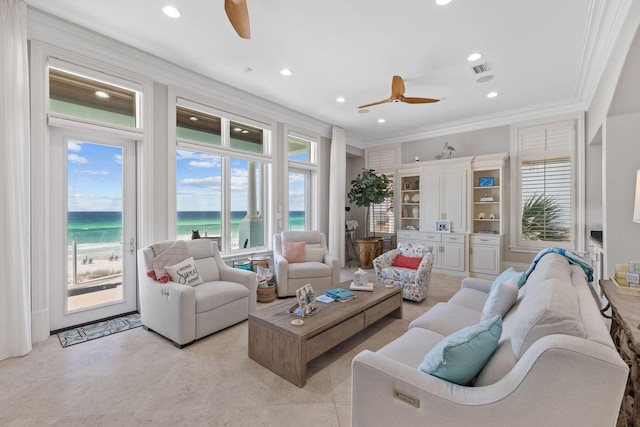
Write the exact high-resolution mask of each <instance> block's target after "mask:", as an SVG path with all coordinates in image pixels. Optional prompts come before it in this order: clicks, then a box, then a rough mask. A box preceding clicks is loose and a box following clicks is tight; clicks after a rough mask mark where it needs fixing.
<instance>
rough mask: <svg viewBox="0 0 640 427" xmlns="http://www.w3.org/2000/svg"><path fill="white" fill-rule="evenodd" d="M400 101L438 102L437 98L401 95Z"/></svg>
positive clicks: (416, 102) (413, 102)
mask: <svg viewBox="0 0 640 427" xmlns="http://www.w3.org/2000/svg"><path fill="white" fill-rule="evenodd" d="M401 101H402V102H406V103H407V104H430V103H432V102H438V101H440V100H439V99H433V98H412V97H403V98H402V99H401Z"/></svg>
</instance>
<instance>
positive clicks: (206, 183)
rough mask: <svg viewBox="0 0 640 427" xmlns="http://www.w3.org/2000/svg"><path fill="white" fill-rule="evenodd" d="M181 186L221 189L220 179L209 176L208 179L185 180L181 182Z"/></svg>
mask: <svg viewBox="0 0 640 427" xmlns="http://www.w3.org/2000/svg"><path fill="white" fill-rule="evenodd" d="M180 184H182V185H189V186H193V187H206V188H213V187H220V177H219V176H208V177H206V178H185V179H183V180H182V181H181V182H180Z"/></svg>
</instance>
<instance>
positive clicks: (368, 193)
mask: <svg viewBox="0 0 640 427" xmlns="http://www.w3.org/2000/svg"><path fill="white" fill-rule="evenodd" d="M391 196H393V189H392V188H391V180H390V179H389V178H388V177H387V176H386V175H385V174H376V173H375V171H374V170H373V169H363V170H362V172H360V173H359V174H358V176H356V178H355V179H353V180H352V181H351V190H350V191H349V194H348V197H349V202H351V203H354V204H355V205H356V206H358V207H366V208H367V222H366V224H367V226H366V227H365V230H367V231H368V230H369V214H370V211H371V205H374V204H380V203H382V202H384V199H386V198H387V197H391ZM373 236H374V237H375V228H374V230H373Z"/></svg>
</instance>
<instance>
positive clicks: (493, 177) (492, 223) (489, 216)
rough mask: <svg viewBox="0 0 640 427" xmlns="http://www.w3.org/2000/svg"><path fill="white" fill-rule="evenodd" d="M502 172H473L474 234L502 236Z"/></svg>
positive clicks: (498, 170) (492, 170) (489, 170)
mask: <svg viewBox="0 0 640 427" xmlns="http://www.w3.org/2000/svg"><path fill="white" fill-rule="evenodd" d="M501 175H502V174H501V170H500V169H499V168H498V169H487V170H474V171H473V211H472V212H473V226H472V231H473V233H486V234H502V190H501Z"/></svg>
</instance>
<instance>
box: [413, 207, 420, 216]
mask: <svg viewBox="0 0 640 427" xmlns="http://www.w3.org/2000/svg"><path fill="white" fill-rule="evenodd" d="M411 215H413V217H414V218H418V217H419V216H420V208H418V207H417V206H414V207H412V208H411Z"/></svg>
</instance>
